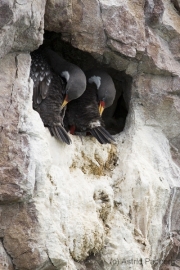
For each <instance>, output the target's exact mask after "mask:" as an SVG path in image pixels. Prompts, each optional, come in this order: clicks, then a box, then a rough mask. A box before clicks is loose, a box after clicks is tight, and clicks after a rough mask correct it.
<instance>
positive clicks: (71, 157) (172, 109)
mask: <svg viewBox="0 0 180 270" xmlns="http://www.w3.org/2000/svg"><path fill="white" fill-rule="evenodd" d="M45 4H46V5H45ZM179 14H180V3H179V1H178V0H177V1H176V0H175V1H168V0H164V1H161V0H156V1H155V0H154V1H153V0H138V1H137V0H127V1H121V0H91V1H89V0H84V1H79V0H64V1H59V0H48V1H47V3H45V0H44V1H42V0H36V1H32V0H30V1H28V0H17V1H15V2H14V4H13V3H12V1H7V0H6V1H1V3H0V27H1V30H0V40H1V42H0V55H1V57H2V58H1V62H0V86H1V88H0V89H1V90H0V94H1V98H0V107H1V110H0V143H1V147H0V183H1V189H0V269H2V270H15V269H18V270H56V269H62V270H68V269H70V270H95V269H96V270H101V269H102V270H103V269H104V270H111V269H112V270H121V269H126V270H127V269H137V270H138V269H145V270H150V269H161V270H177V269H179V265H180V263H179V256H180V253H179V246H180V241H179V237H180V236H179V232H180V223H179V222H180V210H179V208H180V207H179V206H180V199H179V198H180V90H179V89H180V63H179V60H180V45H179V44H180V42H179V41H180V17H179ZM44 28H45V29H46V30H49V31H55V32H60V33H62V39H63V40H65V41H69V42H70V43H71V44H72V45H73V46H74V47H76V48H78V49H80V50H83V51H86V52H89V53H91V54H92V56H93V57H94V58H95V59H97V60H98V61H99V62H100V63H102V64H105V65H106V66H109V67H111V68H114V69H115V70H117V71H124V72H125V73H126V74H127V75H129V76H131V77H132V84H131V89H130V90H129V89H127V91H126V90H125V91H124V95H125V99H126V103H127V104H128V107H129V112H128V116H127V119H126V125H125V128H124V130H123V132H121V133H120V134H117V135H115V138H116V141H117V145H105V146H102V145H100V144H99V143H98V142H97V141H96V140H94V139H93V138H89V137H86V138H84V137H83V138H82V140H81V138H79V137H78V136H71V139H72V141H73V143H72V145H70V146H67V145H64V144H61V143H59V142H58V141H56V140H55V139H54V138H53V137H51V136H50V134H49V132H48V130H47V129H46V128H44V126H43V124H42V121H41V119H40V116H39V115H38V114H37V113H36V112H35V111H33V109H32V81H31V80H30V78H29V68H30V55H29V51H32V50H34V49H36V48H37V47H38V46H39V45H40V44H41V43H42V41H43V29H44ZM163 260H165V263H163Z"/></svg>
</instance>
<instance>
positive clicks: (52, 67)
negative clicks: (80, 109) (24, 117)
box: [30, 49, 86, 144]
mask: <svg viewBox="0 0 180 270" xmlns="http://www.w3.org/2000/svg"><path fill="white" fill-rule="evenodd" d="M31 58H32V62H31V71H30V76H31V78H32V80H33V82H34V87H33V108H34V109H35V110H36V111H38V112H39V114H40V116H41V119H42V121H43V123H44V126H45V127H48V129H49V131H50V133H51V135H52V136H55V137H56V138H57V139H59V140H62V141H63V142H65V143H67V144H70V143H71V139H70V137H69V136H68V134H67V132H66V130H65V129H64V127H63V117H64V110H65V109H64V107H65V105H66V104H67V103H68V102H69V101H71V100H73V99H75V98H78V97H79V96H80V95H81V94H82V93H83V92H84V90H85V88H86V78H85V75H84V73H83V71H82V70H81V69H80V68H79V67H77V66H75V65H73V64H71V63H69V62H67V61H66V60H64V59H63V58H61V57H59V55H58V54H56V53H55V52H53V51H51V50H49V49H45V50H37V51H34V52H33V53H31ZM62 78H63V79H62ZM64 79H65V82H64Z"/></svg>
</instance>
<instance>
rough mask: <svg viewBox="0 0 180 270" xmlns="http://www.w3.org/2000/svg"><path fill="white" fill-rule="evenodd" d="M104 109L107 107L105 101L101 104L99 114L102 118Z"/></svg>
mask: <svg viewBox="0 0 180 270" xmlns="http://www.w3.org/2000/svg"><path fill="white" fill-rule="evenodd" d="M104 107H105V102H104V101H100V104H99V113H100V116H101V115H102V113H103V111H104Z"/></svg>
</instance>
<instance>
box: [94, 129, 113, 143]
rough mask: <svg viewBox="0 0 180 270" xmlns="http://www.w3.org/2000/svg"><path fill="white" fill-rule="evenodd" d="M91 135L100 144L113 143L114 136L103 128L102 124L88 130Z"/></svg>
mask: <svg viewBox="0 0 180 270" xmlns="http://www.w3.org/2000/svg"><path fill="white" fill-rule="evenodd" d="M89 132H90V133H91V135H92V136H94V137H95V138H96V139H97V140H98V142H100V143H101V144H107V143H114V142H115V140H114V138H113V137H112V136H111V135H110V134H109V132H108V131H107V130H105V129H104V128H103V127H102V126H98V127H95V128H92V129H90V130H89Z"/></svg>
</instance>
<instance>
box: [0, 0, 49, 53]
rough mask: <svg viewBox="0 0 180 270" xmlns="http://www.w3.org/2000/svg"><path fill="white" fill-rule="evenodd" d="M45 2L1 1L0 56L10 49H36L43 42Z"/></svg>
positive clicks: (24, 0) (38, 0) (26, 0)
mask: <svg viewBox="0 0 180 270" xmlns="http://www.w3.org/2000/svg"><path fill="white" fill-rule="evenodd" d="M45 2H46V1H45V0H43V1H41V0H37V1H32V0H31V1H28V0H17V1H11V0H2V1H1V2H0V58H2V57H3V56H4V55H5V54H7V53H8V52H10V51H30V50H34V49H35V48H37V46H39V45H40V44H41V43H42V41H43V39H42V35H43V28H44V20H43V16H44V9H45Z"/></svg>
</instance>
